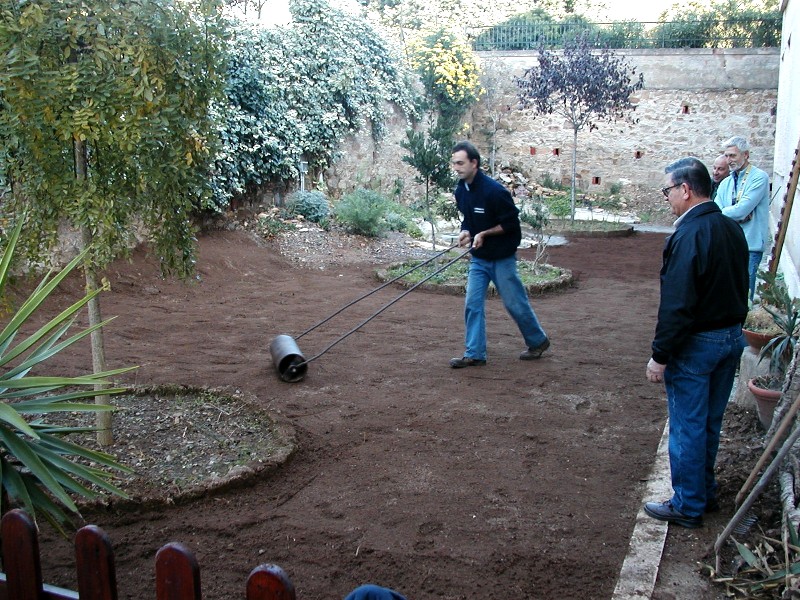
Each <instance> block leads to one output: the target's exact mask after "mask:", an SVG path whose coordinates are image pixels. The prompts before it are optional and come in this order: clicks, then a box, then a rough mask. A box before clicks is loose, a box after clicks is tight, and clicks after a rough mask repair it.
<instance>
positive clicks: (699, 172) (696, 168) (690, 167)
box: [664, 156, 711, 198]
mask: <svg viewBox="0 0 800 600" xmlns="http://www.w3.org/2000/svg"><path fill="white" fill-rule="evenodd" d="M664 173H668V174H670V175H672V183H674V184H675V185H680V184H681V183H686V184H688V186H689V187H690V188H691V189H692V191H693V192H694V193H695V195H696V196H700V197H701V198H708V197H709V196H711V175H709V174H708V169H707V168H706V166H705V165H704V164H703V163H702V162H701V161H700V160H699V159H697V158H695V157H694V156H687V157H685V158H681V159H678V160H676V161H675V162H673V163H670V164H668V165H667V166H666V168H665V169H664Z"/></svg>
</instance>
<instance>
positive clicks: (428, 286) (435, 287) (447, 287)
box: [375, 262, 575, 297]
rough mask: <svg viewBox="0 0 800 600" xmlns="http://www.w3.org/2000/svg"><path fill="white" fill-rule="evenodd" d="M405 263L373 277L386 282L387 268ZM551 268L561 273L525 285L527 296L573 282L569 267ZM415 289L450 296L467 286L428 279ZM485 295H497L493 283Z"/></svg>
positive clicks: (408, 285) (402, 284) (405, 283)
mask: <svg viewBox="0 0 800 600" xmlns="http://www.w3.org/2000/svg"><path fill="white" fill-rule="evenodd" d="M405 264H408V262H402V263H392V264H390V265H388V266H386V267H384V268H381V269H378V270H376V271H375V277H376V278H377V279H378V281H381V282H383V283H386V282H387V281H389V280H391V279H392V278H391V277H389V274H388V273H389V269H392V268H394V267H397V266H401V265H405ZM545 266H548V267H552V266H553V265H545ZM553 268H558V269H561V270H562V271H563V273H562V274H561V275H559V276H558V277H557V278H556V279H553V280H552V281H546V282H544V283H532V284H529V285H526V286H525V291H527V292H528V296H535V295H539V294H544V293H545V292H551V291H555V290H560V289H563V288H566V287H569V286H571V285H572V284H573V283H574V282H575V278H574V277H573V275H572V271H570V270H569V269H562V268H561V267H553ZM394 284H395V285H397V286H399V287H401V288H404V289H409V288H411V287H413V286H414V285H416V284H414V283H410V282H408V281H403V280H402V279H399V280H398V281H395V282H394ZM416 289H418V290H423V291H425V292H431V293H434V294H448V295H451V296H463V295H464V294H466V292H467V287H466V284H465V283H431V282H429V281H428V282H425V283H423V284H422V285H420V286H419V287H418V288H416ZM487 295H488V296H490V297H491V296H497V290H496V289H495V287H494V286H493V285H490V286H489V290H488V291H487Z"/></svg>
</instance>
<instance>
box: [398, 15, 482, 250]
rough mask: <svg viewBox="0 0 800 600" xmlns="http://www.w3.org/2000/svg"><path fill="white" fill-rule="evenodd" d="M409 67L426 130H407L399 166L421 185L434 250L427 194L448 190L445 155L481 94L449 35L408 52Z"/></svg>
mask: <svg viewBox="0 0 800 600" xmlns="http://www.w3.org/2000/svg"><path fill="white" fill-rule="evenodd" d="M411 65H412V66H413V67H414V70H415V71H416V72H417V74H418V75H419V76H420V79H421V81H422V85H423V89H424V97H423V101H422V110H423V112H424V114H425V115H426V119H427V126H426V127H425V129H424V130H423V131H416V130H414V129H409V130H408V131H407V132H406V141H405V142H403V143H402V144H401V145H402V146H403V148H405V149H406V150H408V151H409V153H410V154H407V155H405V156H403V161H404V162H406V163H407V164H409V165H411V166H412V167H414V169H415V170H416V171H417V174H418V176H417V180H418V181H419V182H421V183H424V184H425V212H426V215H427V217H426V219H427V221H428V222H429V223H430V224H431V231H432V237H433V244H434V247H435V246H436V231H435V221H434V214H435V212H434V210H433V202H432V199H431V193H432V192H435V191H438V190H440V189H443V188H445V187H450V186H451V185H452V184H453V178H452V175H451V172H450V149H451V148H452V146H453V139H454V137H455V135H456V134H457V133H458V131H459V130H460V129H461V123H462V120H463V118H464V115H465V114H466V112H467V110H468V109H469V107H470V106H472V105H473V104H474V103H475V102H476V100H477V99H478V96H479V95H480V92H481V87H480V79H479V76H480V69H479V68H478V63H477V60H476V59H475V55H474V54H473V53H472V51H471V50H470V49H469V47H468V46H467V45H466V44H465V43H463V42H462V41H461V40H459V39H458V37H457V36H455V35H454V34H453V33H450V32H448V31H445V30H439V31H437V32H435V33H433V34H430V35H427V36H425V37H423V38H422V39H420V40H419V41H418V42H416V43H415V44H414V45H413V47H412V54H411Z"/></svg>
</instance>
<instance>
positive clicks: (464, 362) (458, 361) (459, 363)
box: [450, 356, 486, 369]
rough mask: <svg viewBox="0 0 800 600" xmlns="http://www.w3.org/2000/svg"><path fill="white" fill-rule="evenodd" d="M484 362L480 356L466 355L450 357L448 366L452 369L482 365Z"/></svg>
mask: <svg viewBox="0 0 800 600" xmlns="http://www.w3.org/2000/svg"><path fill="white" fill-rule="evenodd" d="M485 364H486V361H485V360H481V359H480V358H470V357H468V356H463V357H461V358H451V359H450V366H451V367H453V368H454V369H463V368H464V367H482V366H483V365H485Z"/></svg>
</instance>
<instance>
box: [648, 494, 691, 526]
mask: <svg viewBox="0 0 800 600" xmlns="http://www.w3.org/2000/svg"><path fill="white" fill-rule="evenodd" d="M644 512H646V513H647V514H648V515H650V516H651V517H653V518H654V519H658V520H659V521H666V522H667V523H675V524H676V525H680V526H681V527H686V528H688V529H696V528H697V527H702V526H703V517H690V516H688V515H685V514H683V513H682V512H680V511H679V510H677V509H676V508H675V507H674V506H672V502H671V501H670V500H667V501H666V502H648V503H647V504H645V505H644Z"/></svg>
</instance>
